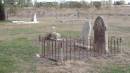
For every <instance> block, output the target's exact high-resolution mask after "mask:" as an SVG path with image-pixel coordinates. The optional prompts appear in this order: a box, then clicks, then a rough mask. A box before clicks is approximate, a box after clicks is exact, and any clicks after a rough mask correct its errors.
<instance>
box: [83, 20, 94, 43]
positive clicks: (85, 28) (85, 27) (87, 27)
mask: <svg viewBox="0 0 130 73" xmlns="http://www.w3.org/2000/svg"><path fill="white" fill-rule="evenodd" d="M91 31H92V27H91V20H88V21H87V22H86V23H85V24H84V25H83V28H82V32H81V39H82V40H84V41H85V42H88V40H89V39H90V36H91Z"/></svg>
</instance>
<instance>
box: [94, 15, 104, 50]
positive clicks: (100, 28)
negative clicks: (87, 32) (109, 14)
mask: <svg viewBox="0 0 130 73" xmlns="http://www.w3.org/2000/svg"><path fill="white" fill-rule="evenodd" d="M93 30H94V48H95V49H96V51H100V52H106V38H105V37H106V36H105V31H106V26H105V23H104V21H103V18H102V17H100V16H98V17H97V18H96V20H95V22H94V26H93Z"/></svg>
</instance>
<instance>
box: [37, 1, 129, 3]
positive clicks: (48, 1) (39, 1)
mask: <svg viewBox="0 0 130 73" xmlns="http://www.w3.org/2000/svg"><path fill="white" fill-rule="evenodd" d="M37 1H38V2H41V1H47V2H53V1H57V2H61V1H83V0H37ZM84 1H88V2H90V1H91V0H84ZM92 1H101V0H92ZM105 1H107V0H105ZM112 1H113V2H114V1H119V0H112ZM125 1H126V3H128V2H130V0H125Z"/></svg>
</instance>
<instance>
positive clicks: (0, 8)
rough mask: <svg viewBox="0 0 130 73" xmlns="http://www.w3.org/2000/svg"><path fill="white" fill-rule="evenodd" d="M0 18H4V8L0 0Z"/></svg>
mask: <svg viewBox="0 0 130 73" xmlns="http://www.w3.org/2000/svg"><path fill="white" fill-rule="evenodd" d="M0 20H5V9H4V4H3V3H2V1H0Z"/></svg>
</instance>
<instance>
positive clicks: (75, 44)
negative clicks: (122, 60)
mask: <svg viewBox="0 0 130 73" xmlns="http://www.w3.org/2000/svg"><path fill="white" fill-rule="evenodd" d="M87 24H88V25H85V26H83V27H84V28H83V30H82V32H81V37H80V38H72V37H62V38H53V35H51V34H50V35H47V36H39V42H40V45H41V49H42V50H41V54H40V57H41V58H44V59H47V60H50V61H56V62H63V61H67V60H82V61H84V60H87V59H88V58H89V57H102V56H106V57H107V56H113V55H117V54H119V53H121V52H122V49H123V48H122V38H121V37H114V36H112V37H106V31H107V27H106V25H105V23H104V21H103V18H102V17H100V16H98V17H97V18H96V20H95V22H94V25H93V31H94V35H93V36H94V38H92V37H90V33H91V31H92V27H91V25H90V24H91V23H87ZM85 29H86V31H85ZM88 29H89V30H88Z"/></svg>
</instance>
